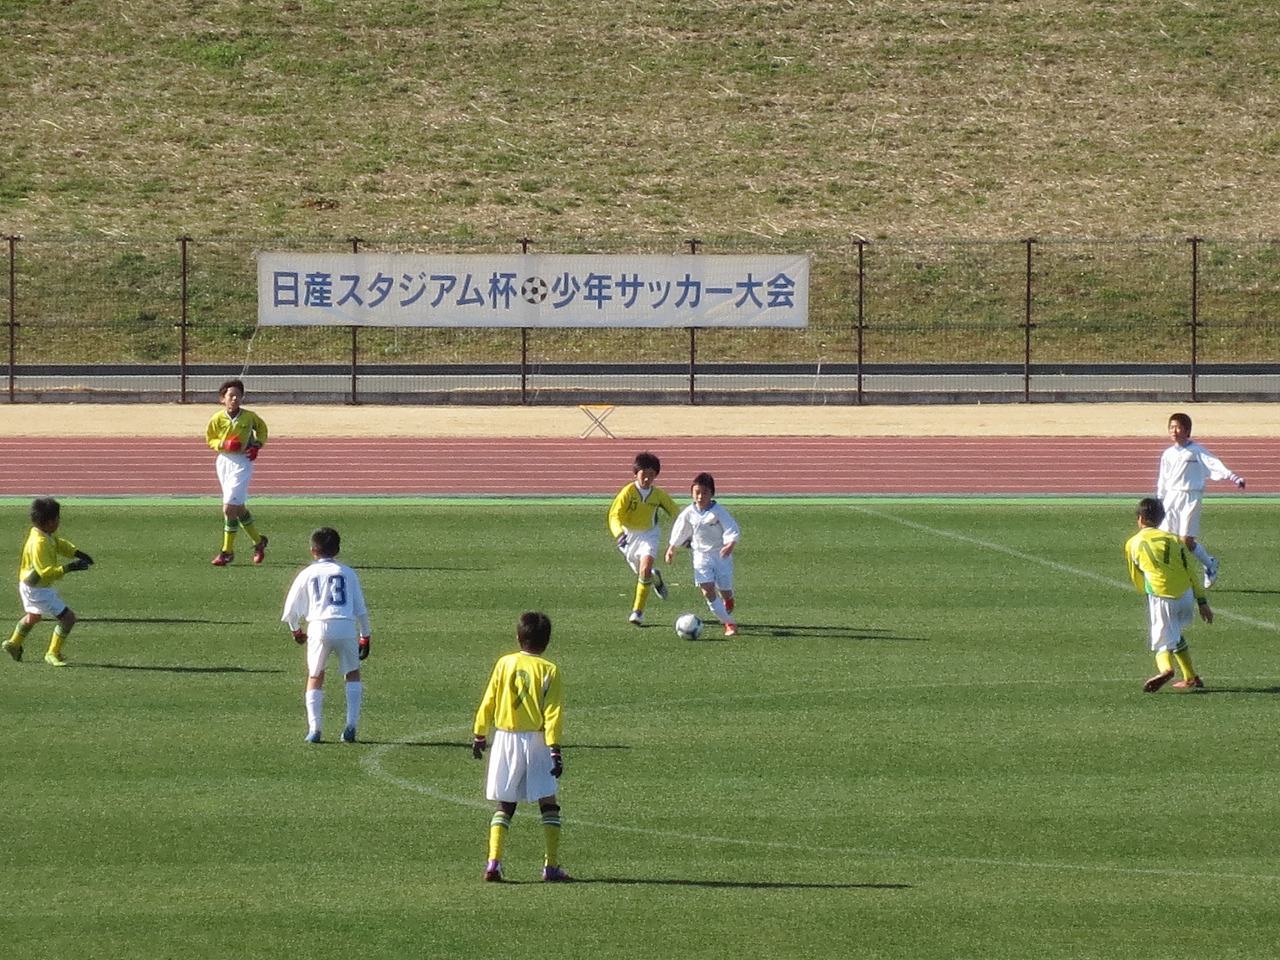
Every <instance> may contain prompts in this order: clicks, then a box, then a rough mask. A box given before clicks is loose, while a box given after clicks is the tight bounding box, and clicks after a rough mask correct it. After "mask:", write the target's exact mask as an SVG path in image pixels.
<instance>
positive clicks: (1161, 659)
mask: <svg viewBox="0 0 1280 960" xmlns="http://www.w3.org/2000/svg"><path fill="white" fill-rule="evenodd" d="M1156 670H1157V671H1159V672H1160V673H1172V672H1173V657H1171V656H1170V655H1169V651H1168V650H1161V651H1159V652H1158V653H1157V654H1156Z"/></svg>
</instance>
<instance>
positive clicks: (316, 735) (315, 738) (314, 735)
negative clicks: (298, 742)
mask: <svg viewBox="0 0 1280 960" xmlns="http://www.w3.org/2000/svg"><path fill="white" fill-rule="evenodd" d="M302 742H303V743H319V742H320V731H319V730H312V731H311V732H310V733H308V734H307V738H306V739H305V740H303V741H302Z"/></svg>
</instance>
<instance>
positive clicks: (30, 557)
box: [18, 527, 76, 617]
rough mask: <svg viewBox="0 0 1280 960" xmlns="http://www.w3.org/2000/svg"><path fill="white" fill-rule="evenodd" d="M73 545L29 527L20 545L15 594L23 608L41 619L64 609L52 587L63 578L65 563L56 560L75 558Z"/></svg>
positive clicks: (62, 602)
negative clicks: (20, 555)
mask: <svg viewBox="0 0 1280 960" xmlns="http://www.w3.org/2000/svg"><path fill="white" fill-rule="evenodd" d="M75 555H76V545H75V544H74V543H72V542H71V541H70V540H64V539H63V538H62V537H58V536H54V535H53V534H50V533H45V532H44V531H43V530H41V529H39V528H38V527H32V528H31V531H30V532H29V533H28V534H27V539H26V542H25V543H23V545H22V560H21V562H20V566H19V569H18V595H19V596H20V597H21V598H22V609H23V610H24V611H26V612H27V613H38V614H40V615H41V616H43V617H57V616H60V615H61V614H62V611H63V610H65V609H67V604H66V603H65V602H64V601H63V600H62V598H61V597H59V596H58V591H57V590H55V589H54V588H53V586H52V584H54V583H56V582H57V581H59V580H61V579H62V578H63V577H64V576H66V573H67V570H66V566H65V564H61V563H59V562H58V558H59V557H74V556H75Z"/></svg>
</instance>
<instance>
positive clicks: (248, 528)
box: [240, 513, 262, 543]
mask: <svg viewBox="0 0 1280 960" xmlns="http://www.w3.org/2000/svg"><path fill="white" fill-rule="evenodd" d="M240 526H242V527H244V532H245V533H247V534H248V535H249V539H250V540H252V541H253V542H254V543H257V542H258V541H259V540H261V539H262V534H260V533H259V532H258V527H257V524H255V523H254V522H253V515H252V514H250V513H245V514H244V515H243V516H241V517H240Z"/></svg>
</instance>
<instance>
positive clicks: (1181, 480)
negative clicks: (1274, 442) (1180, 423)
mask: <svg viewBox="0 0 1280 960" xmlns="http://www.w3.org/2000/svg"><path fill="white" fill-rule="evenodd" d="M1235 479H1236V475H1235V474H1234V473H1232V472H1231V470H1230V468H1229V467H1228V466H1227V465H1226V464H1225V463H1223V462H1222V461H1221V460H1219V459H1218V458H1217V457H1215V456H1214V455H1213V454H1212V453H1210V452H1209V451H1208V450H1206V449H1205V448H1204V447H1202V446H1200V444H1198V443H1196V442H1195V441H1194V440H1188V441H1187V442H1186V443H1185V444H1182V445H1181V446H1179V445H1178V444H1176V443H1175V444H1173V445H1172V446H1171V447H1169V448H1168V449H1167V450H1165V452H1164V453H1162V454H1161V455H1160V477H1159V479H1158V480H1157V481H1156V496H1157V497H1159V498H1160V499H1161V500H1163V499H1164V498H1165V496H1166V495H1167V494H1169V493H1173V492H1178V493H1204V487H1205V484H1206V483H1207V482H1208V481H1210V480H1232V481H1234V480H1235Z"/></svg>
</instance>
